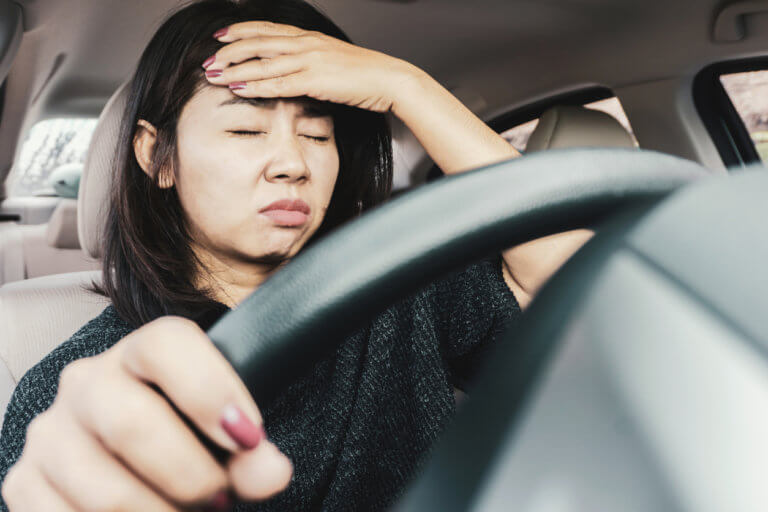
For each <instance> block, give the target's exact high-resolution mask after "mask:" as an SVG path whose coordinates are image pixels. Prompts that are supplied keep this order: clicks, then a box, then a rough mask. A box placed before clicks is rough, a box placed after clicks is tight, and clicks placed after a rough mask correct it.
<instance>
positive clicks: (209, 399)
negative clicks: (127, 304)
mask: <svg viewBox="0 0 768 512" xmlns="http://www.w3.org/2000/svg"><path fill="white" fill-rule="evenodd" d="M123 341H125V342H127V343H124V344H123V345H124V346H123V348H122V353H121V354H119V355H118V356H119V359H120V364H121V366H122V368H123V369H124V370H126V371H127V372H128V373H129V374H131V375H133V376H134V377H135V378H137V379H139V380H141V381H144V382H150V383H152V384H155V385H156V386H157V387H158V388H160V390H161V391H162V392H163V393H164V394H165V395H166V396H167V397H168V398H169V399H170V400H171V402H173V404H174V405H175V406H176V407H177V408H178V409H179V410H180V411H181V413H183V414H184V415H185V416H186V417H188V418H189V419H190V420H191V421H192V422H193V423H194V424H195V425H196V426H197V427H198V428H199V429H200V430H201V431H202V432H203V433H204V434H205V435H206V436H207V437H209V438H210V439H211V440H212V441H214V442H215V443H216V444H218V445H219V446H221V447H222V448H225V449H227V450H229V451H232V452H235V451H238V450H240V449H242V448H243V446H242V445H241V444H239V443H238V442H237V441H235V440H234V439H233V438H232V437H231V436H230V434H229V433H228V432H227V429H226V427H227V425H226V424H225V423H224V422H223V420H224V419H225V412H226V411H227V410H228V408H230V407H231V406H234V407H235V408H237V409H239V410H240V411H242V413H243V415H244V421H243V425H246V424H247V425H250V430H254V429H256V428H260V427H261V425H262V418H261V413H260V412H259V409H258V407H257V406H256V403H255V402H254V400H253V397H252V396H251V394H250V393H249V392H248V390H247V388H246V387H245V384H243V382H242V380H240V377H239V376H238V375H237V373H236V372H235V370H234V368H232V365H230V364H229V362H228V361H227V360H226V359H225V358H224V356H223V355H222V353H221V352H220V351H219V350H218V349H217V348H216V347H215V346H214V344H213V343H212V342H211V340H210V339H209V338H208V337H207V336H206V335H205V333H204V332H203V331H202V330H201V329H200V328H199V327H198V326H197V324H195V323H194V322H192V321H191V320H187V319H185V318H181V317H162V318H159V319H158V320H155V321H153V322H150V323H148V324H146V325H144V326H142V327H141V328H139V329H138V330H136V331H134V332H133V333H131V334H129V335H128V336H127V337H126V338H125V339H124V340H123ZM182 356H183V357H182Z"/></svg>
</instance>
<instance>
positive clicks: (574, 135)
mask: <svg viewBox="0 0 768 512" xmlns="http://www.w3.org/2000/svg"><path fill="white" fill-rule="evenodd" d="M585 147H604V148H635V147H637V145H636V144H635V141H634V139H633V138H632V136H631V135H630V134H629V132H628V131H627V130H626V129H624V127H623V126H622V125H621V123H619V122H618V121H617V120H616V119H615V118H614V117H613V116H611V115H609V114H606V113H605V112H601V111H599V110H592V109H589V108H584V107H578V106H570V105H560V106H555V107H552V108H550V109H548V110H547V111H546V112H544V114H542V116H541V118H540V119H539V124H538V125H537V126H536V129H535V130H533V133H532V134H531V138H530V139H528V145H527V146H526V148H525V151H526V153H531V152H534V151H544V150H546V149H562V148H585Z"/></svg>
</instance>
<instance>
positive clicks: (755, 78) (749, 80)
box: [720, 70, 768, 162]
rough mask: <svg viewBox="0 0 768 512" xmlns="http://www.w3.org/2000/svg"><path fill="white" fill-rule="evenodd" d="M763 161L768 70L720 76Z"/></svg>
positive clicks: (767, 138)
mask: <svg viewBox="0 0 768 512" xmlns="http://www.w3.org/2000/svg"><path fill="white" fill-rule="evenodd" d="M720 83H721V84H722V85H723V88H724V89H725V92H726V94H728V97H729V98H730V100H731V103H733V106H734V108H735V109H736V112H737V113H738V114H739V117H740V118H741V120H742V122H743V123H744V126H745V127H746V129H747V131H748V132H749V136H750V138H751V139H752V142H754V144H755V149H757V153H758V155H760V159H761V160H762V161H763V162H768V70H762V71H748V72H743V73H729V74H724V75H720Z"/></svg>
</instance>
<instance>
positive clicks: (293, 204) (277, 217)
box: [259, 199, 311, 226]
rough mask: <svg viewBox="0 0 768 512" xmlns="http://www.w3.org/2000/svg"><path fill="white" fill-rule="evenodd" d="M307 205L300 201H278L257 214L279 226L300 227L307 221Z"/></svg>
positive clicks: (308, 208) (308, 209) (308, 210)
mask: <svg viewBox="0 0 768 512" xmlns="http://www.w3.org/2000/svg"><path fill="white" fill-rule="evenodd" d="M310 211H311V210H310V207H309V205H308V204H307V203H306V202H304V201H302V200H301V199H280V200H279V201H275V202H274V203H271V204H269V205H267V206H265V207H264V208H262V209H261V210H259V213H261V214H262V215H264V216H266V217H269V218H270V219H272V220H273V221H274V222H275V224H277V225H279V226H301V225H302V224H304V223H306V222H307V220H308V219H309V212H310Z"/></svg>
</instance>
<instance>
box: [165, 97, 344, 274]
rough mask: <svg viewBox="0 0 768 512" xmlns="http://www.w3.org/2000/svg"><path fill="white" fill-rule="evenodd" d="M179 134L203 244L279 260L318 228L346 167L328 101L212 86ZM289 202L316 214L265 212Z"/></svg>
mask: <svg viewBox="0 0 768 512" xmlns="http://www.w3.org/2000/svg"><path fill="white" fill-rule="evenodd" d="M177 134H178V139H177V140H178V163H179V165H178V168H177V169H176V173H175V175H174V184H175V186H176V187H177V190H178V194H179V198H180V200H181V204H182V207H183V209H184V212H185V214H186V216H187V219H188V222H189V225H190V230H191V234H192V237H193V239H194V240H195V242H196V244H197V245H199V246H200V247H202V248H203V249H204V250H206V251H208V252H209V253H212V254H214V255H216V256H217V257H218V258H222V257H224V258H225V259H234V260H237V261H243V262H252V263H268V264H275V263H278V262H280V261H283V260H286V259H289V258H291V257H293V256H294V255H295V254H296V253H298V252H299V250H300V249H301V247H302V246H303V245H304V244H305V243H306V242H307V241H308V239H309V238H310V237H311V236H312V235H313V234H314V233H315V231H317V229H318V228H319V227H320V224H321V223H322V221H323V218H324V217H325V212H326V210H327V209H328V205H329V203H330V200H331V195H332V193H333V189H334V185H335V183H336V178H337V176H338V173H339V155H338V151H337V149H336V140H335V139H334V130H333V119H332V118H331V116H330V115H329V114H328V113H327V112H324V111H323V110H322V104H321V103H319V102H315V101H314V100H311V99H276V100H265V99H257V100H247V99H243V98H240V97H238V96H235V95H234V94H232V93H231V92H230V91H229V90H228V89H226V88H222V87H204V88H203V89H202V90H201V91H200V92H199V93H198V94H196V95H195V96H194V97H193V98H192V99H191V100H190V101H189V102H188V103H187V104H186V106H185V107H184V109H183V111H182V113H181V117H180V119H179V122H178V127H177ZM281 199H290V200H295V199H300V200H303V201H304V202H305V203H306V205H307V206H308V207H309V213H308V215H306V217H304V216H302V214H300V213H297V212H292V213H285V214H283V213H281V212H278V211H273V212H271V213H269V214H265V213H263V212H262V210H263V209H264V208H265V207H266V206H268V205H270V204H271V203H273V202H275V201H278V200H281Z"/></svg>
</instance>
